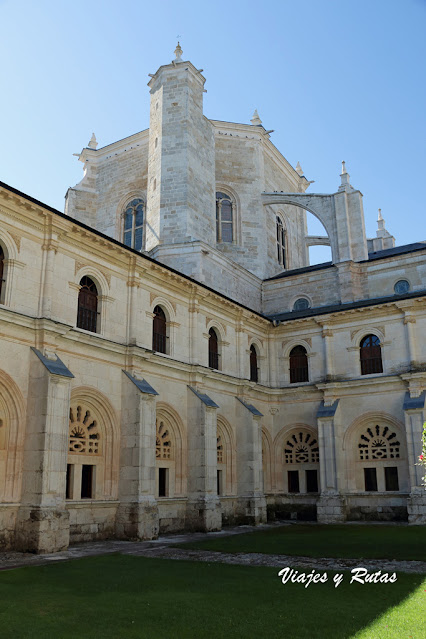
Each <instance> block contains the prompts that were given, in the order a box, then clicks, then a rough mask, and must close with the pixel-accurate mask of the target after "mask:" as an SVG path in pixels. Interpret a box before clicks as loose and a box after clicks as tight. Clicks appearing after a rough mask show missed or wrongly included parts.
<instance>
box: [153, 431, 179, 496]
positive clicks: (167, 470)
mask: <svg viewBox="0 0 426 639" xmlns="http://www.w3.org/2000/svg"><path fill="white" fill-rule="evenodd" d="M156 433H157V434H156V446H155V457H156V461H157V477H156V485H157V489H156V493H157V496H158V497H171V496H173V492H174V488H173V487H174V479H175V478H174V472H175V461H174V460H175V450H174V445H173V439H172V433H171V429H170V427H169V426H168V425H167V423H166V422H165V421H164V420H162V419H157V421H156Z"/></svg>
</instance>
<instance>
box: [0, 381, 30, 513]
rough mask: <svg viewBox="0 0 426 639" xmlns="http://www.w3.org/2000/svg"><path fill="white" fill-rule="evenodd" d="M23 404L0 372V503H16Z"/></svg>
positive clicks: (21, 459)
mask: <svg viewBox="0 0 426 639" xmlns="http://www.w3.org/2000/svg"><path fill="white" fill-rule="evenodd" d="M24 417H25V403H24V399H23V397H22V393H21V391H20V390H19V387H18V385H17V384H16V383H15V381H14V380H13V379H12V377H10V375H8V374H7V373H6V372H5V371H2V370H0V422H1V425H0V430H1V431H3V432H2V433H1V449H0V460H1V466H0V486H1V487H2V489H1V488H0V501H3V502H17V501H19V499H20V494H21V485H22V465H23V446H24V435H25V424H24Z"/></svg>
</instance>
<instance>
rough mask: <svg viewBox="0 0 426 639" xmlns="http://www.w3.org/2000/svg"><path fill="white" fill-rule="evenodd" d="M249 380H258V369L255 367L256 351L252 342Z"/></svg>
mask: <svg viewBox="0 0 426 639" xmlns="http://www.w3.org/2000/svg"><path fill="white" fill-rule="evenodd" d="M250 381H251V382H258V381H259V369H258V367H257V352H256V347H255V345H254V344H252V345H251V346H250Z"/></svg>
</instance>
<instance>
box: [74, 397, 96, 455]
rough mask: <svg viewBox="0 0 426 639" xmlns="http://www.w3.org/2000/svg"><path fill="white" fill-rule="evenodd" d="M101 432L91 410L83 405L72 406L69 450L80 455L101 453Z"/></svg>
mask: <svg viewBox="0 0 426 639" xmlns="http://www.w3.org/2000/svg"><path fill="white" fill-rule="evenodd" d="M99 443H100V433H99V428H98V424H97V421H96V419H94V418H93V417H92V416H91V414H90V410H88V409H85V408H84V407H82V406H77V408H70V422H69V448H68V450H69V452H70V453H77V454H79V455H82V454H84V455H98V454H99V452H100V451H99Z"/></svg>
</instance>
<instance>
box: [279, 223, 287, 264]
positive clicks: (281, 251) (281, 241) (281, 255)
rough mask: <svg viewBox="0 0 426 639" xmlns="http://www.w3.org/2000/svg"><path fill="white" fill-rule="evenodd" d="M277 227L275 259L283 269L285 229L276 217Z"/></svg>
mask: <svg viewBox="0 0 426 639" xmlns="http://www.w3.org/2000/svg"><path fill="white" fill-rule="evenodd" d="M276 227H277V259H278V264H281V265H282V266H283V267H284V268H286V267H287V265H286V250H285V235H286V233H285V229H284V224H283V221H282V219H281V218H280V217H279V216H278V215H277V219H276Z"/></svg>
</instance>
